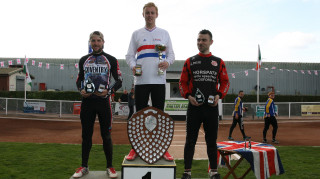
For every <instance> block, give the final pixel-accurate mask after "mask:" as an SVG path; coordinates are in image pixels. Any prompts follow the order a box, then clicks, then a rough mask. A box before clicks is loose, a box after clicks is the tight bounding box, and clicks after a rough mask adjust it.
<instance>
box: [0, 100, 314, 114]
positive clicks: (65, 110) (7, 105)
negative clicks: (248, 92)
mask: <svg viewBox="0 0 320 179" xmlns="http://www.w3.org/2000/svg"><path fill="white" fill-rule="evenodd" d="M26 102H44V103H45V113H44V114H41V115H43V116H46V117H55V118H57V117H58V118H78V117H79V114H78V113H75V108H74V105H75V104H76V103H81V101H66V100H43V99H27V100H26ZM116 103H117V102H113V103H112V110H113V112H114V109H115V104H116ZM275 104H276V105H278V115H279V117H284V118H288V119H291V118H296V117H301V114H302V111H301V108H302V107H301V106H302V105H320V102H275ZM257 105H265V103H244V107H247V108H248V109H249V110H248V111H247V112H245V113H244V117H246V118H251V117H252V119H255V118H258V117H257V116H256V106H257ZM24 109H25V108H24V99H23V98H0V116H3V115H23V116H26V115H32V113H26V112H25V111H24ZM233 110H234V104H233V103H222V118H223V119H230V118H232V117H231V115H232V112H233ZM319 115H320V114H319ZM319 118H320V116H319Z"/></svg>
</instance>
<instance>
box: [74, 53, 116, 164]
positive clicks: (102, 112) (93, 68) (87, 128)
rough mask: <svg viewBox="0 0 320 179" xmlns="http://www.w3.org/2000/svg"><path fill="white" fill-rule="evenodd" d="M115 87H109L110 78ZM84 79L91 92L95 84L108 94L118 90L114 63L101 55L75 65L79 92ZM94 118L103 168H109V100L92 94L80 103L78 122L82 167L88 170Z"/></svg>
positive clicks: (85, 57)
mask: <svg viewBox="0 0 320 179" xmlns="http://www.w3.org/2000/svg"><path fill="white" fill-rule="evenodd" d="M111 76H112V77H113V78H114V80H115V83H114V84H113V85H112V86H110V81H111V78H110V77H111ZM87 78H91V80H92V81H93V82H94V84H95V88H96V90H97V88H98V87H99V83H103V84H104V85H105V87H106V88H107V89H109V90H111V91H112V92H115V91H117V90H118V89H119V88H121V86H122V78H121V72H120V69H119V64H118V61H117V59H116V58H115V57H113V56H111V55H109V54H107V53H105V52H101V53H99V54H92V53H91V54H88V55H86V56H83V57H82V58H81V59H80V61H79V74H78V79H77V82H76V84H77V87H78V89H79V90H82V88H83V84H82V83H83V81H84V80H85V79H87ZM96 115H98V118H99V123H100V132H101V137H102V140H103V149H104V153H105V156H106V160H107V168H109V167H111V166H112V152H113V147H112V140H111V134H110V132H111V126H112V111H111V103H110V96H107V97H100V96H97V95H95V94H92V95H91V96H89V97H87V98H83V99H82V104H81V112H80V119H81V125H82V164H81V165H82V166H83V167H87V166H88V160H89V154H90V150H91V146H92V134H93V127H94V122H95V119H96Z"/></svg>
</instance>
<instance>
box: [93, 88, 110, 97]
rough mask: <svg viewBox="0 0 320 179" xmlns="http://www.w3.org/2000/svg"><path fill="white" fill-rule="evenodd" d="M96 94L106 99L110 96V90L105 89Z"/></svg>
mask: <svg viewBox="0 0 320 179" xmlns="http://www.w3.org/2000/svg"><path fill="white" fill-rule="evenodd" d="M94 94H95V95H97V96H100V97H106V96H107V95H108V89H104V90H103V91H102V92H101V93H100V92H98V91H96V92H94Z"/></svg>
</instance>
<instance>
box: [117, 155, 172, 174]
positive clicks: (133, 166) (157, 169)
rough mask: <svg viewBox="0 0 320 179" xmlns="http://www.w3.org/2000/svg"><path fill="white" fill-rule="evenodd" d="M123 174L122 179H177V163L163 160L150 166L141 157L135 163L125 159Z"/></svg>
mask: <svg viewBox="0 0 320 179" xmlns="http://www.w3.org/2000/svg"><path fill="white" fill-rule="evenodd" d="M121 173H122V175H121V179H151V178H152V179H164V178H165V179H175V178H176V162H175V161H166V160H165V159H163V158H161V159H160V160H158V161H157V162H156V163H153V164H148V163H146V162H144V161H143V160H141V158H140V157H136V159H135V160H133V161H128V160H126V158H125V157H124V159H123V162H122V170H121Z"/></svg>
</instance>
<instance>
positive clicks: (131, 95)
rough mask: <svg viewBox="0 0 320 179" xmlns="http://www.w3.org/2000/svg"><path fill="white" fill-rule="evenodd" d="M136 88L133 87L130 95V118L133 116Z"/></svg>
mask: <svg viewBox="0 0 320 179" xmlns="http://www.w3.org/2000/svg"><path fill="white" fill-rule="evenodd" d="M134 101H135V100H134V88H131V91H130V93H129V95H128V107H129V115H128V120H129V119H130V118H131V116H132V114H133V113H134V103H135V102H134Z"/></svg>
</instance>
